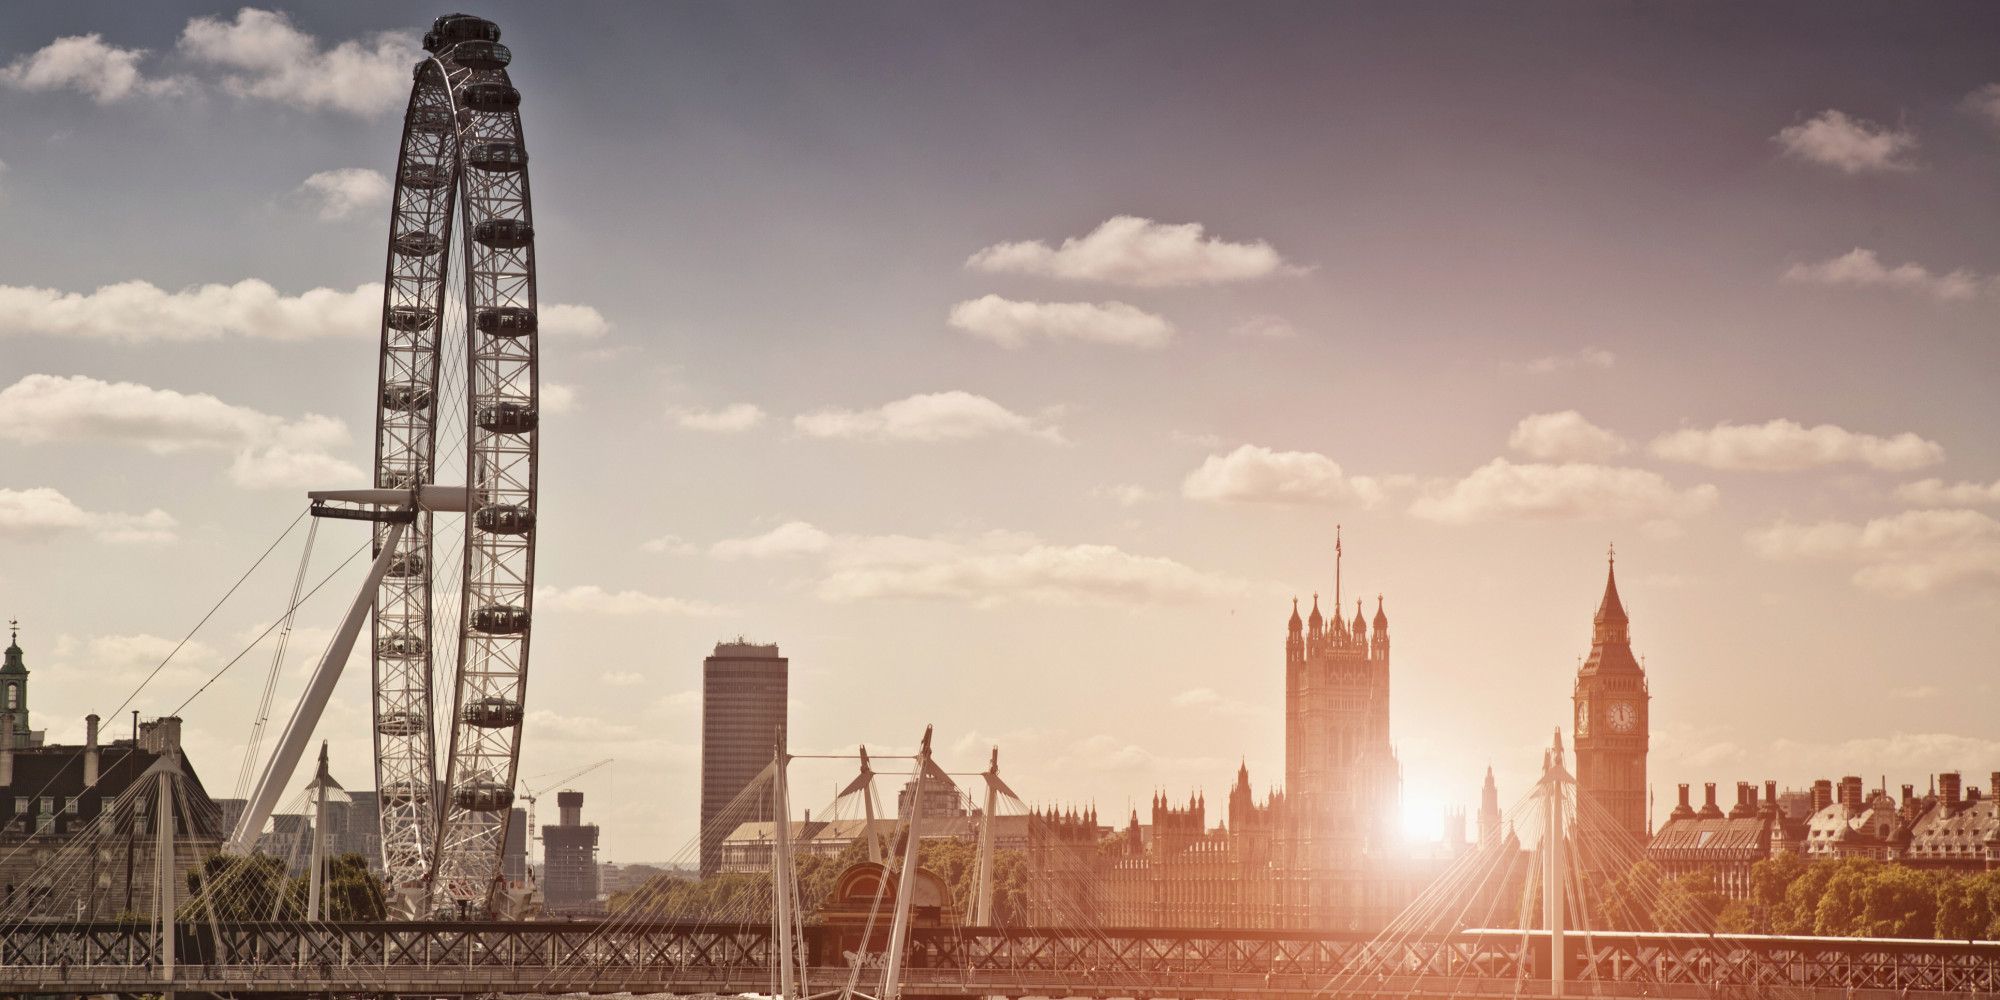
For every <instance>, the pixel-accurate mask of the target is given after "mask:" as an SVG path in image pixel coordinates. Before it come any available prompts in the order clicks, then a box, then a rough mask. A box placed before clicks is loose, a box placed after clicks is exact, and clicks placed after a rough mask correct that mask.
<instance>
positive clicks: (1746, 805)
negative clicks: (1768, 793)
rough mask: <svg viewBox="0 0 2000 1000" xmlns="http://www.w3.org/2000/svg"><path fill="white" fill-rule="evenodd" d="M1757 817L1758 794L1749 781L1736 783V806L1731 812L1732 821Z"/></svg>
mask: <svg viewBox="0 0 2000 1000" xmlns="http://www.w3.org/2000/svg"><path fill="white" fill-rule="evenodd" d="M1755 815H1757V793H1756V792H1755V791H1753V790H1752V789H1751V787H1750V783H1749V782H1747V781H1739V782H1737V783H1736V806H1735V807H1734V808H1732V809H1730V810H1729V818H1730V819H1749V818H1750V817H1752V816H1755Z"/></svg>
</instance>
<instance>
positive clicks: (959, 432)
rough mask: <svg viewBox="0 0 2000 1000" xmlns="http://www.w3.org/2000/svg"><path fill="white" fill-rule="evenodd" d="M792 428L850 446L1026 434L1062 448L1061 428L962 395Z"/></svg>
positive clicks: (801, 419)
mask: <svg viewBox="0 0 2000 1000" xmlns="http://www.w3.org/2000/svg"><path fill="white" fill-rule="evenodd" d="M792 426H793V427H795V428H797V429H798V431H799V433H801V434H804V435H806V436H807V437H815V438H833V439H840V440H848V441H919V442H925V443H931V442H939V441H965V440H970V439H972V438H980V437H987V436H990V435H993V434H1025V435H1028V436H1030V437H1038V438H1042V439H1044V440H1047V441H1054V442H1058V443H1060V442H1061V441H1062V439H1063V438H1062V432H1061V431H1060V430H1059V429H1057V428H1056V427H1054V426H1052V425H1049V424H1045V423H1043V422H1041V421H1038V420H1035V419H1033V418H1031V417H1026V416H1023V415H1021V414H1019V413H1015V412H1014V411H1012V410H1009V409H1007V408H1006V407H1004V406H1001V405H1000V404H999V403H996V402H994V401H992V400H990V399H987V398H986V397H985V396H976V395H973V394H972V393H969V392H964V391H962V390H957V389H954V390H951V391H949V392H932V393H920V394H918V395H915V396H910V397H908V398H906V399H899V400H896V401H895V402H893V403H885V404H883V405H881V406H879V407H876V408H875V409H872V410H839V409H827V410H819V411H816V412H813V413H805V414H800V415H799V416H797V417H794V418H793V419H792Z"/></svg>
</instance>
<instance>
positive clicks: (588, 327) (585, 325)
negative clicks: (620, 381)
mask: <svg viewBox="0 0 2000 1000" xmlns="http://www.w3.org/2000/svg"><path fill="white" fill-rule="evenodd" d="M376 287H377V288H380V287H381V286H379V285H378V286H376ZM535 318H536V319H537V320H539V321H540V322H539V324H538V326H539V330H540V332H542V333H546V334H548V335H549V336H552V337H567V338H570V339H572V340H596V339H598V338H599V337H602V336H604V335H605V334H607V333H610V332H611V322H610V321H609V320H607V319H605V318H604V314H603V313H601V312H598V311H597V310H596V309H595V308H593V307H591V306H579V305H570V304H567V303H561V302H558V303H555V304H553V305H546V306H542V307H541V309H540V311H539V312H538V313H537V314H536V316H535Z"/></svg>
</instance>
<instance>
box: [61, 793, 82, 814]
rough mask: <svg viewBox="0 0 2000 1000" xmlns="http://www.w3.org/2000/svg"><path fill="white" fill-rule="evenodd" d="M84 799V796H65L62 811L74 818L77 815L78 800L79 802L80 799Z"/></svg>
mask: <svg viewBox="0 0 2000 1000" xmlns="http://www.w3.org/2000/svg"><path fill="white" fill-rule="evenodd" d="M82 797H83V796H81V795H65V796H63V809H62V811H63V812H66V813H69V814H70V815H72V816H74V815H76V803H77V800H78V799H81V798H82Z"/></svg>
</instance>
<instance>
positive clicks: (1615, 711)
mask: <svg viewBox="0 0 2000 1000" xmlns="http://www.w3.org/2000/svg"><path fill="white" fill-rule="evenodd" d="M1605 719H1606V720H1607V721H1609V722H1610V723H1611V728H1612V729H1613V730H1614V731H1616V732H1620V733H1629V732H1631V731H1632V730H1634V729H1637V728H1638V727H1639V710H1638V709H1636V708H1633V707H1632V703H1631V702H1629V701H1621V702H1615V703H1613V704H1612V706H1611V711H1610V712H1607V713H1606V714H1605Z"/></svg>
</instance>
